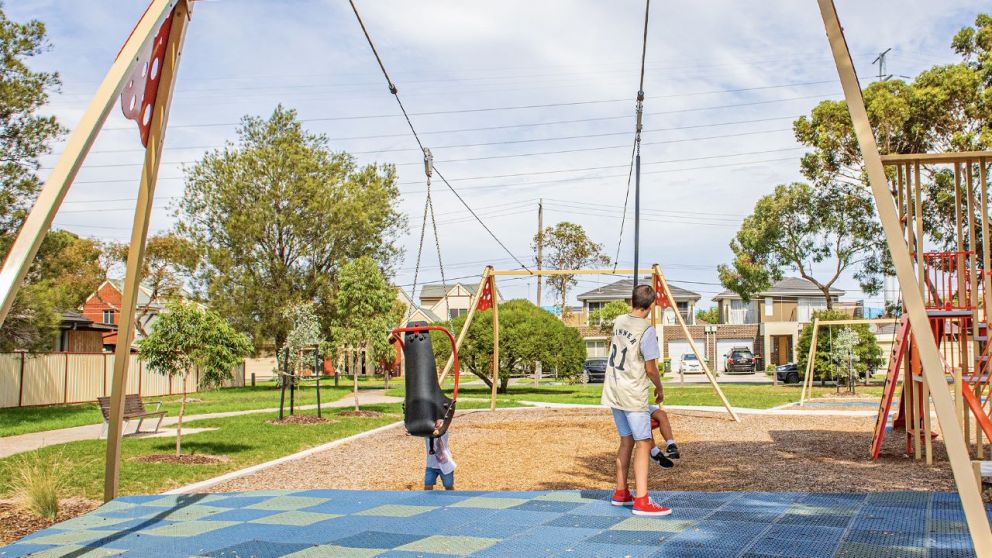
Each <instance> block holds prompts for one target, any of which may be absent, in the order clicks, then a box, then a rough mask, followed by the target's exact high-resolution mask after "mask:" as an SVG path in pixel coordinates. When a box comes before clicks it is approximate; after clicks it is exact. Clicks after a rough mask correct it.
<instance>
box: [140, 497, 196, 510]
mask: <svg viewBox="0 0 992 558" xmlns="http://www.w3.org/2000/svg"><path fill="white" fill-rule="evenodd" d="M207 498H209V496H207V495H206V494H174V495H170V496H162V497H161V498H156V499H154V500H148V501H147V502H142V503H141V505H142V506H151V507H153V508H177V507H181V506H190V505H193V504H200V503H202V502H203V501H204V500H206V499H207Z"/></svg>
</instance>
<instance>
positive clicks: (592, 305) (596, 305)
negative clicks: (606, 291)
mask: <svg viewBox="0 0 992 558" xmlns="http://www.w3.org/2000/svg"><path fill="white" fill-rule="evenodd" d="M605 305H606V303H605V302H587V303H586V311H587V312H588V316H589V317H590V318H592V313H593V312H598V311H600V310H602V309H603V306H605ZM602 322H603V320H602V318H600V319H599V320H597V321H596V323H595V324H594V323H592V320H591V319H590V321H589V325H599V324H601V323H602Z"/></svg>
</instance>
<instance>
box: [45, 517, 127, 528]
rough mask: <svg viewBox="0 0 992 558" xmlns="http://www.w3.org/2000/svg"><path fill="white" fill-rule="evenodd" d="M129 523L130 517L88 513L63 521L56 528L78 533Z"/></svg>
mask: <svg viewBox="0 0 992 558" xmlns="http://www.w3.org/2000/svg"><path fill="white" fill-rule="evenodd" d="M128 521H131V518H130V517H103V516H100V515H96V514H92V513H88V514H86V515H80V516H79V517H74V518H72V519H70V520H68V521H63V522H62V523H59V524H58V526H57V528H58V529H64V530H66V531H80V530H85V529H100V528H102V527H110V526H112V525H117V524H118V523H126V522H128Z"/></svg>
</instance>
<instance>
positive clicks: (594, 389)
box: [387, 384, 882, 409]
mask: <svg viewBox="0 0 992 558" xmlns="http://www.w3.org/2000/svg"><path fill="white" fill-rule="evenodd" d="M720 388H721V389H722V390H723V393H724V395H726V396H727V399H728V400H730V403H731V405H733V406H735V407H748V408H752V409H769V408H771V407H776V406H778V405H784V404H786V403H791V402H796V401H799V395H800V387H799V386H784V385H780V386H771V385H747V384H721V385H720ZM881 389H882V388H881V387H879V386H870V387H867V388H866V387H858V393H859V394H864V395H869V396H878V395H881ZM602 390H603V386H602V384H592V385H581V384H576V385H545V384H542V385H541V386H534V385H519V384H514V385H511V386H510V387H509V393H505V394H502V393H501V394H499V395H498V396H497V404H498V405H499V406H507V405H511V404H519V402H520V401H541V402H547V403H579V404H586V405H598V404H599V397H600V394H601V393H602ZM835 391H836V390H835V388H833V387H814V388H813V397H818V396H821V395H827V394H831V393H834V392H835ZM458 393H459V397H467V398H471V399H476V398H488V397H489V395H490V389H489V388H488V387H486V386H463V387H460V388H459V390H458ZM387 395H393V396H396V397H402V396H403V388H402V386H401V385H400V386H398V387H396V388H390V390H389V391H388V392H387ZM665 403H667V404H669V405H713V406H718V405H721V403H720V398H719V397H718V396H717V395H716V393H715V392H714V391H713V388H712V387H711V386H710V385H709V384H695V385H685V386H682V385H666V386H665Z"/></svg>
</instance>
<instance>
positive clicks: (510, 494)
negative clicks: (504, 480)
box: [479, 490, 544, 500]
mask: <svg viewBox="0 0 992 558" xmlns="http://www.w3.org/2000/svg"><path fill="white" fill-rule="evenodd" d="M541 494H544V493H543V492H535V491H533V490H507V491H505V492H483V493H482V494H479V496H485V497H486V498H523V499H525V500H530V499H532V498H535V497H537V496H540V495H541Z"/></svg>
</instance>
